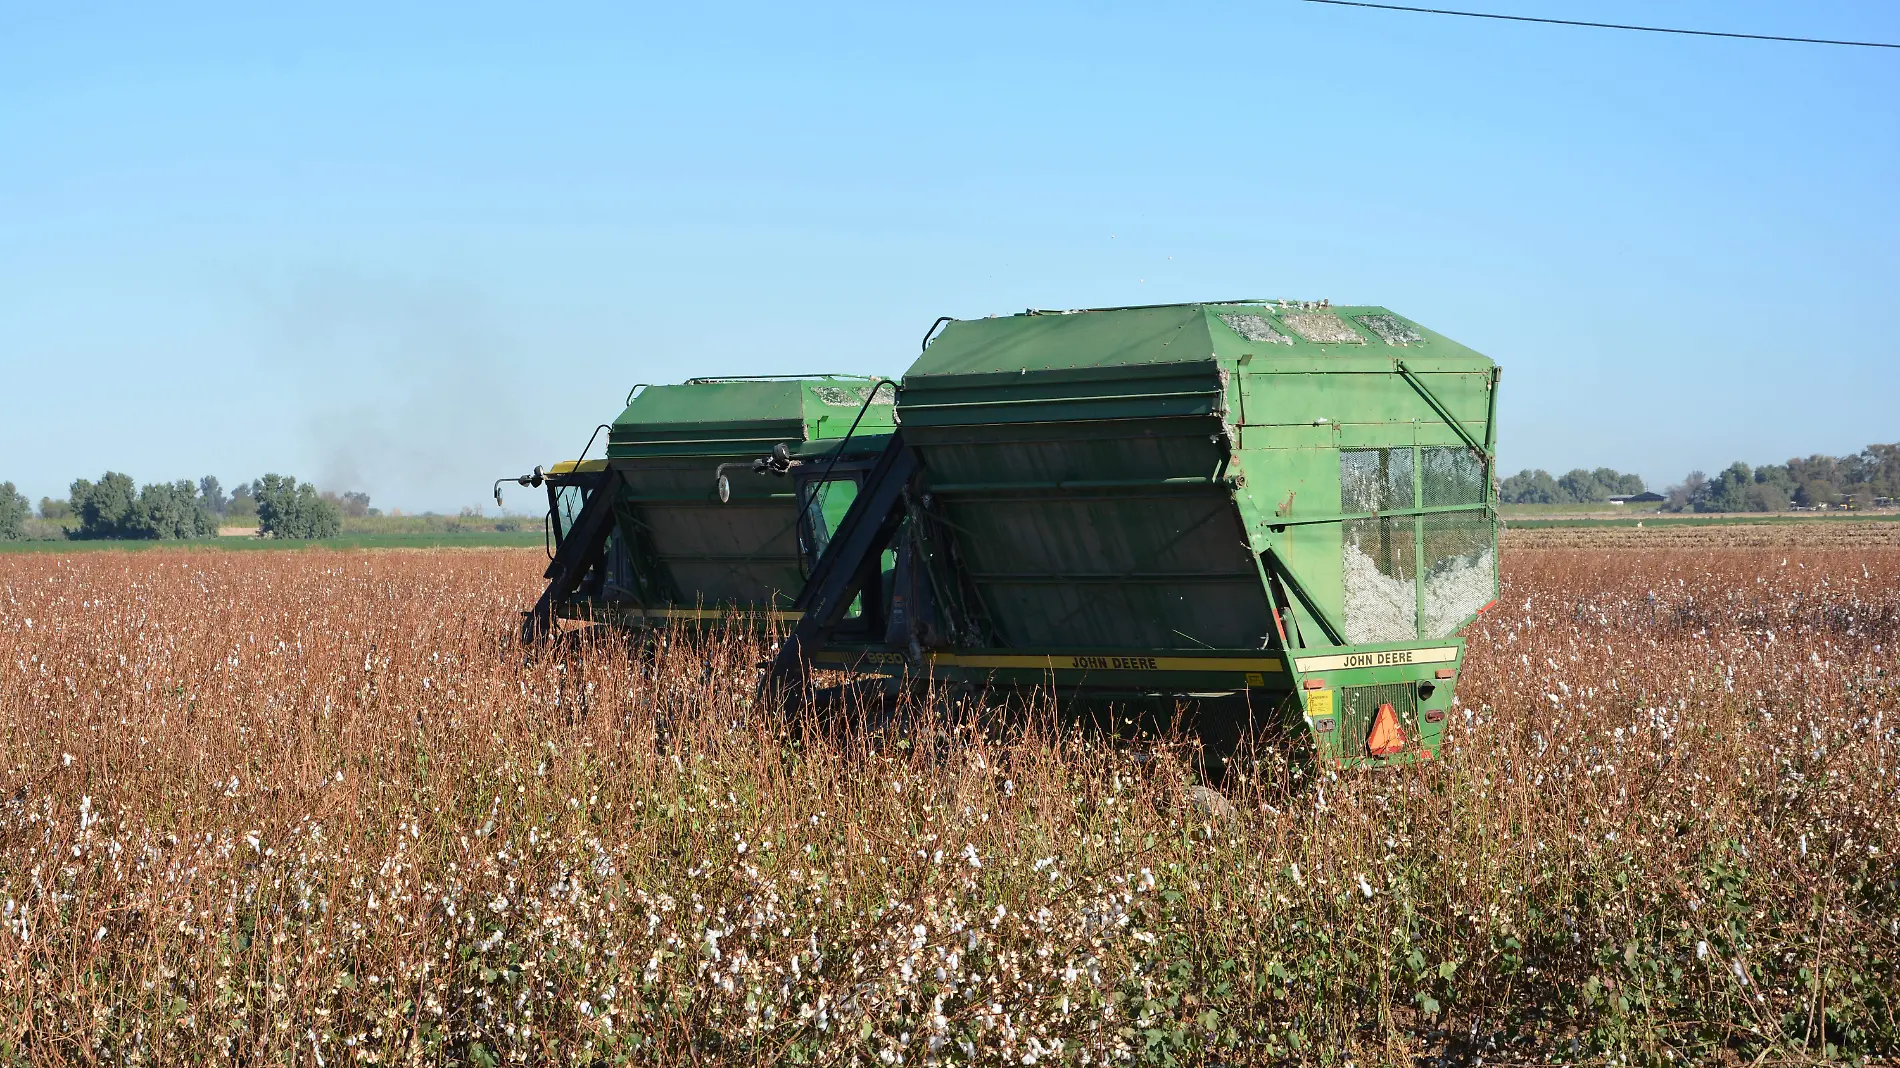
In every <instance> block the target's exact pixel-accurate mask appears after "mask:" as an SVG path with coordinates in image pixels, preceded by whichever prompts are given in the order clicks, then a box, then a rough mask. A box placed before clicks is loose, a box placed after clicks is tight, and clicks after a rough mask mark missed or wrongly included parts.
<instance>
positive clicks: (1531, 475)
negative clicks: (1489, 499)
mask: <svg viewBox="0 0 1900 1068" xmlns="http://www.w3.org/2000/svg"><path fill="white" fill-rule="evenodd" d="M1498 500H1499V501H1500V502H1501V503H1503V504H1563V503H1565V499H1564V492H1563V490H1562V489H1560V488H1559V487H1558V485H1557V480H1556V479H1554V478H1551V477H1550V472H1549V471H1545V470H1543V469H1542V468H1539V469H1538V470H1535V471H1532V470H1529V469H1525V470H1523V471H1519V472H1518V473H1517V474H1515V475H1512V476H1511V477H1510V478H1507V479H1505V480H1504V481H1503V482H1502V483H1500V484H1499V485H1498Z"/></svg>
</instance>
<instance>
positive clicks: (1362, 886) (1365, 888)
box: [1359, 875, 1372, 898]
mask: <svg viewBox="0 0 1900 1068" xmlns="http://www.w3.org/2000/svg"><path fill="white" fill-rule="evenodd" d="M1359 892H1360V893H1362V894H1364V895H1366V897H1368V898H1370V897H1371V896H1372V884H1371V883H1368V882H1366V877H1365V876H1363V875H1361V876H1360V877H1359Z"/></svg>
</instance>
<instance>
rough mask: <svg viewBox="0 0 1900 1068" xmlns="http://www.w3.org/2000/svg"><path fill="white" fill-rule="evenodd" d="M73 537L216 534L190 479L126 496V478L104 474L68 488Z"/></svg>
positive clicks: (214, 522) (129, 483)
mask: <svg viewBox="0 0 1900 1068" xmlns="http://www.w3.org/2000/svg"><path fill="white" fill-rule="evenodd" d="M72 503H73V512H74V513H75V514H77V515H78V516H79V529H78V530H76V531H72V532H70V534H69V536H70V537H75V538H141V539H151V538H201V537H208V536H210V535H213V534H216V533H217V532H218V522H217V517H216V516H214V515H213V514H212V513H211V511H210V509H208V508H206V507H205V506H204V499H203V498H201V497H200V496H199V495H198V487H197V486H196V485H194V484H193V483H192V482H191V480H190V479H180V480H178V481H177V482H159V483H154V484H152V485H148V486H145V487H144V488H142V489H140V490H139V491H138V492H137V493H136V494H134V493H133V492H132V479H131V477H130V476H127V475H123V474H120V473H119V472H117V471H108V472H106V473H105V474H104V475H102V476H101V477H100V479H99V481H98V482H96V483H94V482H88V481H86V480H85V479H83V478H82V479H80V480H79V481H77V482H74V483H73V497H72Z"/></svg>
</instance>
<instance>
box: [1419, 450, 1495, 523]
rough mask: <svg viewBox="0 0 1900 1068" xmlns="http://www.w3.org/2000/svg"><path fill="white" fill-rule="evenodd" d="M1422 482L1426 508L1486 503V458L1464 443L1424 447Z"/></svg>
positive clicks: (1422, 452)
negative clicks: (1463, 446) (1466, 446)
mask: <svg viewBox="0 0 1900 1068" xmlns="http://www.w3.org/2000/svg"><path fill="white" fill-rule="evenodd" d="M1419 453H1420V466H1421V467H1422V470H1421V471H1420V472H1419V474H1420V478H1419V481H1420V482H1421V483H1423V485H1424V491H1425V501H1424V504H1423V506H1424V507H1426V508H1442V507H1448V506H1450V505H1454V504H1483V503H1484V496H1485V494H1484V490H1485V484H1484V480H1485V477H1486V472H1485V469H1484V461H1482V460H1480V459H1478V458H1477V457H1475V456H1473V455H1472V454H1471V450H1470V449H1466V448H1462V447H1460V446H1445V447H1441V448H1431V449H1420V450H1419Z"/></svg>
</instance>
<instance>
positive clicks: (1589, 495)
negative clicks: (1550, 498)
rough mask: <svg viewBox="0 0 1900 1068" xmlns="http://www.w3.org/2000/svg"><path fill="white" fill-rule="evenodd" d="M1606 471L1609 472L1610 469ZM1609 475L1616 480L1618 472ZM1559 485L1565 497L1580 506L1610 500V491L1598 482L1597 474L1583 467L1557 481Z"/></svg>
mask: <svg viewBox="0 0 1900 1068" xmlns="http://www.w3.org/2000/svg"><path fill="white" fill-rule="evenodd" d="M1604 470H1606V471H1608V468H1605V469H1604ZM1609 474H1610V475H1611V477H1612V478H1614V477H1615V475H1616V472H1614V471H1609ZM1557 485H1558V487H1559V488H1561V489H1562V490H1563V491H1564V497H1565V498H1566V499H1568V500H1570V501H1574V502H1576V503H1579V504H1581V503H1586V502H1590V501H1607V500H1609V499H1610V491H1609V489H1607V488H1606V487H1605V486H1604V485H1603V484H1602V483H1600V482H1598V481H1597V476H1596V474H1595V473H1594V472H1590V471H1585V470H1584V469H1583V468H1581V467H1579V468H1577V469H1575V470H1573V471H1570V472H1567V473H1566V474H1565V475H1564V476H1563V477H1562V478H1560V479H1558V480H1557Z"/></svg>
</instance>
